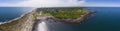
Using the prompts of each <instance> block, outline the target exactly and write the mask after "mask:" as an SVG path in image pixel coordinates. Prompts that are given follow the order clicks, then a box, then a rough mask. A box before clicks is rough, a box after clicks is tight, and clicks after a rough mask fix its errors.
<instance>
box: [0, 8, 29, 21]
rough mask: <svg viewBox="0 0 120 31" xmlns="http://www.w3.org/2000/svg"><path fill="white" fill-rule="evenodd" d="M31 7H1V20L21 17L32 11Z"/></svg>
mask: <svg viewBox="0 0 120 31" xmlns="http://www.w3.org/2000/svg"><path fill="white" fill-rule="evenodd" d="M30 9H31V8H30V7H0V22H5V21H8V20H11V19H15V18H17V17H20V15H22V14H24V13H26V12H28V11H30Z"/></svg>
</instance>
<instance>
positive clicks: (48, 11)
mask: <svg viewBox="0 0 120 31" xmlns="http://www.w3.org/2000/svg"><path fill="white" fill-rule="evenodd" d="M92 14H93V12H92V11H89V10H88V9H87V8H85V7H58V8H57V7H53V8H36V9H34V10H33V11H32V12H29V13H26V14H25V15H23V16H22V17H20V18H19V19H16V20H13V21H11V22H6V23H4V24H1V25H0V31H33V30H34V28H35V27H34V25H35V24H36V23H37V22H38V21H44V20H45V21H48V22H61V23H69V24H80V23H82V22H84V21H85V20H86V19H87V18H89V17H90V16H91V15H92Z"/></svg>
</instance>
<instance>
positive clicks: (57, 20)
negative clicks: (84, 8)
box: [47, 12, 94, 24]
mask: <svg viewBox="0 0 120 31" xmlns="http://www.w3.org/2000/svg"><path fill="white" fill-rule="evenodd" d="M93 13H94V12H87V13H86V14H84V15H81V17H79V18H76V19H72V18H68V19H64V18H55V17H53V16H49V17H47V21H50V22H61V23H70V24H80V23H82V22H84V21H85V20H86V19H88V18H89V17H90V16H92V15H93Z"/></svg>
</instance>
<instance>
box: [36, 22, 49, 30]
mask: <svg viewBox="0 0 120 31" xmlns="http://www.w3.org/2000/svg"><path fill="white" fill-rule="evenodd" d="M37 30H38V31H48V28H47V25H46V23H45V22H41V23H39V24H38V29H37Z"/></svg>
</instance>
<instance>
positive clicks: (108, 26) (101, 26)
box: [47, 7, 120, 31]
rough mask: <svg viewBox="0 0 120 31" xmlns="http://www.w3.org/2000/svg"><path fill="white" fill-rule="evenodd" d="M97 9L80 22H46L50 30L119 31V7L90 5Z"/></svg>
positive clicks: (92, 8)
mask: <svg viewBox="0 0 120 31" xmlns="http://www.w3.org/2000/svg"><path fill="white" fill-rule="evenodd" d="M90 10H93V11H97V13H96V14H94V16H93V17H91V18H90V19H88V20H87V21H86V22H84V23H82V24H59V23H47V25H48V27H49V29H50V31H120V7H91V8H90Z"/></svg>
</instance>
